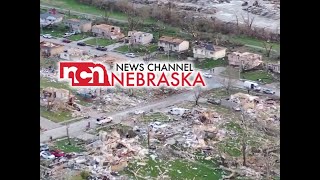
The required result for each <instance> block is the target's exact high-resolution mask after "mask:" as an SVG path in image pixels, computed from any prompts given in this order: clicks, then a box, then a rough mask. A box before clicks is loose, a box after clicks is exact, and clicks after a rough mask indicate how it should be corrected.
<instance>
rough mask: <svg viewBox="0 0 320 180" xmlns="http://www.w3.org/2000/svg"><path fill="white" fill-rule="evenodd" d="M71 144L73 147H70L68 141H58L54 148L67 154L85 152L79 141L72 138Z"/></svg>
mask: <svg viewBox="0 0 320 180" xmlns="http://www.w3.org/2000/svg"><path fill="white" fill-rule="evenodd" d="M70 142H71V145H68V139H63V140H58V141H56V142H55V143H54V148H57V149H59V150H61V151H63V152H66V153H70V152H82V151H84V147H83V146H81V145H79V143H81V142H80V141H79V140H77V139H75V138H70Z"/></svg>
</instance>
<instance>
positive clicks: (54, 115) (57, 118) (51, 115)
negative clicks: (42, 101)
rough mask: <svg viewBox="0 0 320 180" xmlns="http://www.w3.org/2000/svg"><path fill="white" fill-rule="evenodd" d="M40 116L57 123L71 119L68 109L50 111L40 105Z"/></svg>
mask: <svg viewBox="0 0 320 180" xmlns="http://www.w3.org/2000/svg"><path fill="white" fill-rule="evenodd" d="M40 116H42V117H44V118H47V119H49V120H51V121H53V122H57V123H59V122H63V121H67V120H70V119H72V116H71V112H69V111H58V112H52V111H47V109H46V107H41V106H40Z"/></svg>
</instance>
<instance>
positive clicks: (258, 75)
mask: <svg viewBox="0 0 320 180" xmlns="http://www.w3.org/2000/svg"><path fill="white" fill-rule="evenodd" d="M241 78H242V79H248V80H252V81H257V79H262V80H263V81H264V82H266V83H272V82H275V80H273V78H272V76H271V75H270V74H268V73H267V72H266V71H263V70H258V71H248V72H243V73H241Z"/></svg>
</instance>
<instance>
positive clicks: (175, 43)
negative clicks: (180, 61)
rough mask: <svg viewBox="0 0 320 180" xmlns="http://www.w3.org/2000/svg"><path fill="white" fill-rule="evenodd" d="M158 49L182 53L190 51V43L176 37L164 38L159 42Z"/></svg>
mask: <svg viewBox="0 0 320 180" xmlns="http://www.w3.org/2000/svg"><path fill="white" fill-rule="evenodd" d="M158 47H159V49H160V50H163V51H174V52H182V51H186V50H188V49H189V41H185V40H182V39H179V38H175V37H169V36H162V37H160V39H159V41H158Z"/></svg>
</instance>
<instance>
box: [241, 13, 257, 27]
mask: <svg viewBox="0 0 320 180" xmlns="http://www.w3.org/2000/svg"><path fill="white" fill-rule="evenodd" d="M241 17H242V20H243V22H244V24H245V26H246V29H247V30H248V31H249V32H252V24H253V22H254V18H255V17H254V16H252V17H250V15H249V13H247V18H245V17H244V16H243V15H241Z"/></svg>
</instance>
